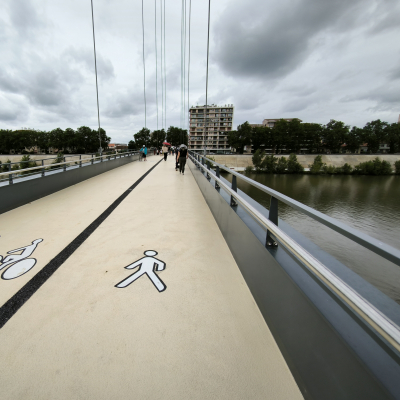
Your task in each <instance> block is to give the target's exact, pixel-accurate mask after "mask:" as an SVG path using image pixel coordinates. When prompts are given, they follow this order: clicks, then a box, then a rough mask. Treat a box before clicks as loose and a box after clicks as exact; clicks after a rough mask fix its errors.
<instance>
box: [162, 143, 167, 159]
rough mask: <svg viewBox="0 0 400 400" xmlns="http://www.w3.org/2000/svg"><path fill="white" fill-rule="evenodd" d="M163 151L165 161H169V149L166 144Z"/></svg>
mask: <svg viewBox="0 0 400 400" xmlns="http://www.w3.org/2000/svg"><path fill="white" fill-rule="evenodd" d="M162 151H163V154H164V161H167V156H168V147H167V145H166V144H164V146H163V147H162Z"/></svg>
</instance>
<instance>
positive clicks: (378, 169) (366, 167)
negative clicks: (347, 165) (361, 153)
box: [353, 157, 392, 175]
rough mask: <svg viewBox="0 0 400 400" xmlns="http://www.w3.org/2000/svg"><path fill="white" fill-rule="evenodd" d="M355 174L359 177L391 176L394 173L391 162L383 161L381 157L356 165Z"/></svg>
mask: <svg viewBox="0 0 400 400" xmlns="http://www.w3.org/2000/svg"><path fill="white" fill-rule="evenodd" d="M353 173H354V174H358V175H390V174H391V173H392V166H391V165H390V163H389V162H387V161H382V160H381V159H380V158H379V157H376V158H375V159H374V160H372V161H366V162H363V163H360V164H358V165H356V166H355V167H354V170H353Z"/></svg>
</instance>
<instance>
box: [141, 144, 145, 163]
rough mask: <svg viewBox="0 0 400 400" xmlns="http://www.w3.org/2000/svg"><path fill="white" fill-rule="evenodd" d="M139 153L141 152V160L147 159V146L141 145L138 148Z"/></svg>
mask: <svg viewBox="0 0 400 400" xmlns="http://www.w3.org/2000/svg"><path fill="white" fill-rule="evenodd" d="M140 151H141V153H142V154H143V161H147V158H146V156H147V147H146V145H143V147H142V148H141V149H140Z"/></svg>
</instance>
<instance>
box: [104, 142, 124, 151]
mask: <svg viewBox="0 0 400 400" xmlns="http://www.w3.org/2000/svg"><path fill="white" fill-rule="evenodd" d="M108 149H109V150H128V145H127V144H125V143H109V145H108Z"/></svg>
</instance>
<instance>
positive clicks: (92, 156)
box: [92, 154, 93, 165]
mask: <svg viewBox="0 0 400 400" xmlns="http://www.w3.org/2000/svg"><path fill="white" fill-rule="evenodd" d="M92 165H93V154H92Z"/></svg>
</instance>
